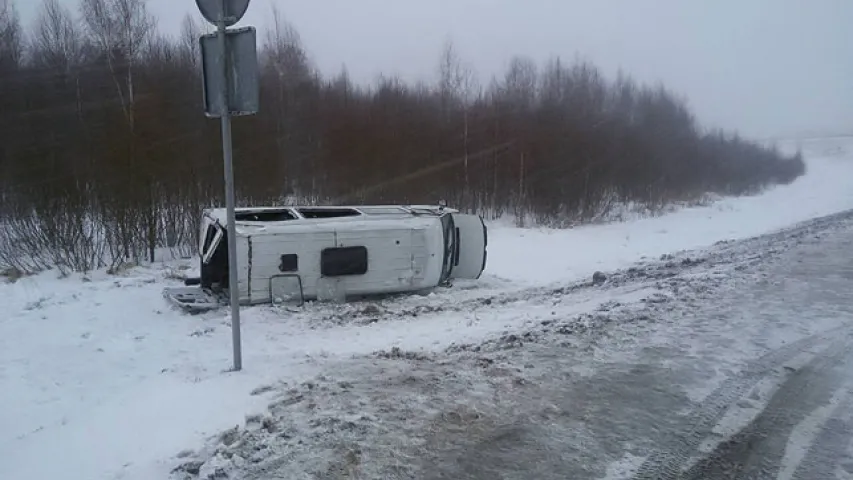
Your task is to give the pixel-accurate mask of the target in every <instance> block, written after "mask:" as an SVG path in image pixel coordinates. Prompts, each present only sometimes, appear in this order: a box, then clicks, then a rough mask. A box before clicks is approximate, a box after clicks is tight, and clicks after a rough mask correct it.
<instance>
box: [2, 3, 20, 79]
mask: <svg viewBox="0 0 853 480" xmlns="http://www.w3.org/2000/svg"><path fill="white" fill-rule="evenodd" d="M23 45H24V41H23V38H22V32H21V20H20V17H19V16H18V11H17V10H16V9H15V3H14V2H13V0H0V71H9V70H14V69H17V68H18V67H19V66H20V64H21V58H22V55H23V50H24V48H23Z"/></svg>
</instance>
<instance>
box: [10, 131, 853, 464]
mask: <svg viewBox="0 0 853 480" xmlns="http://www.w3.org/2000/svg"><path fill="white" fill-rule="evenodd" d="M801 146H802V147H803V149H804V154H805V156H806V160H807V164H808V173H807V174H806V175H805V176H804V177H802V178H800V179H798V180H797V181H795V182H794V183H792V184H791V185H785V186H780V187H776V188H773V189H770V190H768V191H767V192H764V193H762V194H761V195H756V196H753V197H741V198H726V199H721V200H719V201H717V202H715V203H713V204H710V205H706V206H701V207H692V208H685V209H681V210H678V211H675V212H670V213H667V214H665V215H661V216H658V217H654V218H633V219H627V220H626V221H624V222H620V223H614V224H610V225H597V226H585V227H579V228H574V229H569V230H563V231H553V230H547V229H518V228H509V227H502V226H497V225H495V226H493V227H492V229H491V231H490V246H489V264H488V266H487V271H486V274H485V275H484V277H483V278H482V279H481V280H480V281H478V282H475V283H468V284H457V285H455V286H454V287H453V288H451V289H438V290H437V291H436V292H434V293H433V294H430V295H428V296H410V297H398V298H390V299H387V300H382V301H378V302H361V303H353V304H348V305H343V306H330V305H321V304H313V305H307V306H305V307H304V308H302V309H295V310H291V309H287V308H277V307H270V306H258V307H252V308H246V309H244V311H243V319H244V324H243V342H244V343H243V347H244V348H243V350H244V370H243V371H242V372H240V373H228V372H225V371H224V370H226V369H228V368H229V367H230V364H231V358H230V354H231V344H230V342H231V332H230V325H229V323H228V317H227V311H218V312H210V313H208V314H204V315H197V316H189V315H184V314H182V313H181V312H178V311H175V310H173V309H170V308H169V307H168V306H167V305H166V304H165V302H164V301H163V299H162V298H161V291H162V288H163V287H164V286H166V285H179V284H180V280H178V279H177V278H176V277H177V276H180V275H183V274H187V273H192V272H191V271H190V270H186V268H191V269H192V268H196V264H195V262H177V263H172V264H168V263H167V264H155V265H152V266H148V267H139V268H134V269H131V270H128V271H124V272H120V273H119V274H117V275H107V274H105V273H103V272H96V273H93V274H90V275H87V276H85V277H84V276H81V275H72V276H70V277H69V278H64V279H58V278H56V273H55V272H45V273H43V274H41V275H38V276H35V277H30V278H23V279H20V280H18V281H17V282H15V283H4V282H2V281H0V302H2V305H3V313H2V314H0V479H3V480H5V479H15V480H45V479H47V480H51V479H56V478H62V479H68V480H92V479H96V480H98V479H122V480H151V479H161V478H169V476H170V471H171V470H173V469H174V468H175V467H176V466H178V465H183V470H184V471H178V472H176V473H175V474H174V475H173V476H174V477H176V478H182V477H184V476H186V475H189V476H190V477H193V478H195V477H199V478H202V477H205V478H206V477H208V476H209V475H210V474H216V473H217V472H219V473H221V474H225V473H227V474H229V475H230V478H276V475H278V476H279V478H294V479H299V478H340V477H344V476H346V475H347V474H348V473H347V472H349V474H350V478H367V479H372V478H408V477H407V475H408V476H409V477H414V478H431V477H432V478H441V476H444V477H445V478H454V477H460V478H465V475H466V472H469V471H474V472H476V473H477V474H479V475H481V476H482V478H489V473H490V472H491V473H494V472H492V471H491V470H489V468H492V467H494V468H496V469H502V470H501V471H503V472H504V473H505V475H504V477H503V478H513V474H511V473H508V472H511V471H512V469H513V468H515V469H516V470H517V471H518V472H519V473H516V474H515V477H516V478H537V475H538V476H539V478H549V477H548V475H552V477H550V478H572V476H571V475H569V476H567V477H566V476H559V474H557V473H554V472H558V471H559V470H558V468H563V469H564V471H565V472H568V473H570V474H573V475H575V477H574V478H631V477H632V476H636V478H678V477H677V476H675V473H673V472H676V471H680V470H682V469H683V470H684V472H686V473H685V475H688V474H689V476H688V477H687V478H702V475H705V474H706V473H707V475H709V478H725V473H723V469H724V468H734V467H732V466H733V465H738V464H739V463H738V462H740V463H742V464H744V465H747V466H746V467H744V468H748V469H750V470H749V471H750V472H754V471H757V469H760V468H759V467H762V466H761V465H760V464H758V463H755V462H756V459H752V460H749V457H748V455H749V453H750V452H751V451H752V450H749V451H746V450H745V449H744V446H750V448H752V447H751V446H752V445H758V446H757V447H755V448H757V450H755V451H756V452H765V453H763V454H762V455H763V457H764V458H771V459H776V460H773V461H774V462H775V463H778V464H779V465H781V466H779V467H778V468H777V467H776V466H772V467H770V470H771V471H773V469H776V472H775V473H779V476H780V477H781V478H825V477H822V476H820V475H822V474H823V473H825V472H821V471H818V470H812V471H809V470H808V469H809V468H812V469H814V468H818V467H817V466H815V465H822V466H823V467H821V468H824V467H826V466H827V465H832V466H833V467H832V468H835V470H834V471H833V474H838V475H839V478H853V477H850V476H848V477H844V475H842V473H844V470H843V468H844V465H847V464H846V463H844V462H841V463H840V465H841V467H838V468H836V467H835V465H836V464H838V463H839V462H827V461H824V460H822V458H821V457H820V455H821V453H820V452H824V451H825V452H830V453H828V455H829V457H830V458H833V459H838V458H842V457H843V456H845V455H847V443H846V441H841V442H837V441H835V436H837V435H842V436H844V435H846V431H845V429H844V426H845V425H846V422H848V420H849V419H848V418H846V417H844V414H843V412H845V411H847V409H846V405H847V402H848V399H847V395H846V392H847V390H846V386H843V385H842V386H840V387H839V388H835V386H834V385H835V384H833V383H832V382H831V381H829V380H827V379H832V378H834V375H835V374H836V373H837V372H838V371H840V370H843V369H844V367H845V365H846V363H845V362H847V359H846V358H845V357H843V355H842V356H838V355H835V353H836V352H840V351H842V350H843V349H840V347H839V346H838V345H839V344H837V342H843V341H845V338H846V337H844V334H845V333H846V330H843V328H842V330H838V331H832V330H831V329H832V328H835V327H840V326H842V325H844V324H845V323H846V322H847V321H848V319H849V311H848V309H847V307H846V306H845V301H846V300H845V298H843V293H844V292H843V291H839V288H842V287H843V286H844V282H845V281H846V280H848V279H847V278H845V275H847V274H846V273H845V272H844V266H845V265H847V263H845V262H846V257H845V253H843V252H841V250H843V243H844V242H845V241H846V240H845V238H846V237H845V235H846V233H845V232H847V230H848V229H849V223H850V220H849V219H848V215H847V214H842V215H841V216H836V217H831V218H829V219H823V220H817V221H814V222H812V223H809V224H807V226H806V227H799V228H797V229H795V230H792V231H783V232H782V233H778V234H774V235H771V236H766V237H760V238H758V239H754V240H747V241H745V242H742V241H741V240H743V239H745V238H747V237H750V236H753V235H760V234H764V233H768V232H773V231H776V230H777V229H780V228H786V227H789V226H791V225H794V224H796V223H797V222H801V221H806V220H809V219H812V218H815V217H820V216H825V215H831V214H838V213H839V212H844V211H847V210H850V209H853V188H851V187H850V178H853V139H850V138H846V139H845V138H837V139H821V140H812V141H803V142H802V143H801ZM815 235H818V236H819V237H820V238H815ZM732 240H735V242H730V243H724V244H722V245H717V246H714V247H712V245H714V244H715V243H716V242H719V241H732ZM708 247H711V248H710V249H709V250H707V248H708ZM685 249H699V250H697V251H695V252H693V253H681V254H678V253H676V254H675V255H674V256H673V257H672V258H669V257H666V258H668V259H666V260H663V261H661V260H659V259H660V258H661V255H664V254H670V253H673V252H678V251H681V250H685ZM839 252H840V253H839ZM807 257H808V258H809V260H807V261H803V262H799V260H802V259H805V258H807ZM812 257H814V258H812ZM636 262H640V263H639V264H637V263H636ZM812 267H813V268H814V269H813V270H809V269H810V268H812ZM620 269H621V270H620ZM597 270H601V271H604V272H607V273H609V280H608V282H607V283H606V284H605V285H603V286H596V287H594V288H593V287H591V286H590V285H587V284H586V282H587V281H588V280H589V279H590V278H591V277H592V274H593V273H594V272H595V271H597ZM780 282H781V283H780ZM842 290H843V288H842ZM821 332H833V334H832V335H830V338H829V339H826V338H824V337H822V336H820V335H819V334H820V333H821ZM815 335H817V336H815ZM803 339H805V340H803ZM800 340H803V343H798V342H799V341H800ZM791 345H792V346H791ZM777 351H778V352H779V353H773V352H777ZM822 352H825V353H826V354H824V353H822ZM839 355H840V354H839ZM779 365H782V366H781V367H779ZM786 367H788V368H786ZM791 369H793V370H791ZM811 371H814V372H816V374H815V375H805V374H806V373H808V372H811ZM804 385H805V387H804ZM801 390H807V391H808V392H809V395H808V396H804V395H799V393H798V392H799V391H801ZM791 397H793V398H799V397H802V402H801V403H799V404H796V405H793V406H791V407H790V408H789V405H791V404H789V403H786V402H788V401H787V400H786V401H784V402H783V401H782V400H783V399H786V398H791ZM780 402H781V403H780ZM779 405H781V407H780V406H779ZM761 412H765V413H764V415H763V416H762V415H761ZM780 418H781V419H782V420H780ZM235 425H236V426H238V427H239V428H238V429H237V430H234V431H226V429H228V428H230V427H234V426H235ZM223 431H226V433H225V434H224V435H223V434H222V433H221V432H223ZM709 432H710V433H709ZM765 432H770V433H771V434H772V435H773V437H774V438H775V440H774V442H764V443H761V442H760V439H761V438H762V435H763V434H764V433H765ZM839 432H840V433H839ZM225 444H227V445H225ZM827 444H832V445H831V446H830V447H827V448H823V447H820V446H822V445H827ZM205 445H206V446H205ZM806 445H818V446H819V447H815V448H816V449H817V450H814V449H811V450H810V449H806V448H805V447H804V446H806ZM201 447H203V448H201ZM816 452H817V453H816ZM519 458H520V461H521V462H522V463H519V464H518V466H513V465H514V464H513V463H512V462H515V461H517V460H518V459H519ZM756 458H758V457H756ZM777 460H778V462H777ZM748 462H753V463H748ZM536 465H540V467H538V468H540V470H539V471H536V470H530V469H532V468H534V467H535V466H536ZM810 465H811V466H810ZM762 468H763V467H762ZM525 469H527V471H525ZM762 471H763V470H762ZM531 472H532V473H531ZM659 472H664V473H659ZM666 472H669V473H666ZM813 472H816V473H814V474H815V475H818V476H812V477H810V476H809V475H811V474H812V473H813ZM553 475H557V476H556V477H555V476H553ZM643 475H645V477H643ZM691 476H692V477H691ZM475 478H476V477H475ZM493 478H494V477H493ZM828 478H833V477H832V476H830V477H828Z"/></svg>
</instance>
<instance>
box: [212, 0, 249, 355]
mask: <svg viewBox="0 0 853 480" xmlns="http://www.w3.org/2000/svg"><path fill="white" fill-rule="evenodd" d="M221 12H222V14H221V15H220V18H219V22H218V25H217V35H218V36H219V45H220V52H221V54H222V55H223V56H224V58H223V59H222V75H223V77H224V80H225V81H223V82H222V100H223V102H222V104H223V105H224V106H225V108H224V109H223V112H222V119H221V120H222V154H223V157H224V159H225V208H226V221H227V222H228V228H227V230H228V293H229V294H230V296H231V301H230V303H231V340H232V343H233V348H234V370H235V371H239V370H241V369H242V368H243V351H242V347H241V339H240V289H239V288H238V285H237V282H238V279H237V278H238V277H237V226H236V225H235V220H234V204H235V203H236V202H235V200H234V165H233V161H232V147H231V112H230V110H231V108H230V107H231V102H230V99H229V98H228V96H229V91H230V90H231V89H230V87H229V78H230V75H228V61H229V58H228V49H227V48H226V45H225V34H226V30H225V29H226V19H225V15H226V14H227V13H226V12H227V10H226V8H225V0H222V10H221Z"/></svg>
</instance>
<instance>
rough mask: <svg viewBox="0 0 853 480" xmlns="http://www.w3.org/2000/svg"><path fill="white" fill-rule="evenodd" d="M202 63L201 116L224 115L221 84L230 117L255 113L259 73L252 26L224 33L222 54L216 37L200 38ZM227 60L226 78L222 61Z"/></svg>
mask: <svg viewBox="0 0 853 480" xmlns="http://www.w3.org/2000/svg"><path fill="white" fill-rule="evenodd" d="M201 58H202V60H201V63H202V72H203V76H204V113H205V115H207V116H208V117H221V116H222V115H223V114H224V113H225V104H226V99H225V98H223V95H222V92H223V91H225V89H223V85H222V84H223V82H227V84H228V100H227V102H228V104H229V109H228V110H229V112H230V114H231V115H234V116H239V115H252V114H255V113H258V108H259V107H260V98H259V96H260V95H259V90H260V88H259V72H258V50H257V33H256V31H255V28H254V27H245V28H235V29H233V30H227V32H226V35H225V52H223V51H222V44H221V43H220V41H219V38H218V36H217V34H210V35H203V36H202V37H201ZM223 61H227V67H228V68H227V72H228V78H223V74H222V72H223V71H225V69H223V66H222V62H223Z"/></svg>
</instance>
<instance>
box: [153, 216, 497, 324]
mask: <svg viewBox="0 0 853 480" xmlns="http://www.w3.org/2000/svg"><path fill="white" fill-rule="evenodd" d="M235 219H236V225H235V226H236V231H237V258H238V268H239V272H238V275H237V277H238V285H237V288H238V289H239V297H240V303H241V304H242V305H253V304H261V303H278V302H290V301H296V302H298V303H300V304H301V303H302V302H304V301H305V300H314V299H318V300H336V301H341V300H345V299H346V298H348V297H352V296H363V295H378V294H389V293H401V292H415V291H421V290H429V289H432V288H435V287H437V286H440V285H446V284H449V283H450V281H451V280H453V279H476V278H479V277H480V275H481V274H482V272H483V270H484V269H485V266H486V247H487V242H488V234H487V230H486V226H485V224H484V222H483V219H482V218H481V217H479V216H478V215H468V214H462V213H460V212H459V211H457V210H454V209H450V208H445V207H441V206H395V205H391V206H380V205H366V206H331V207H308V206H305V207H302V206H294V207H261V208H239V209H237V210H236V212H235ZM226 226H227V225H226V216H225V210H224V209H210V210H205V211H204V212H203V217H202V221H201V231H200V235H199V256H200V258H201V276H200V278H199V279H194V280H193V281H189V282H188V283H187V285H188V287H184V288H170V289H166V291H165V292H164V293H165V295H166V297H167V298H168V299H170V300H171V301H172V302H174V303H175V304H177V305H179V306H181V307H182V308H185V309H187V310H191V311H199V310H207V309H211V308H217V307H219V306H221V305H222V304H224V303H227V301H228V295H227V292H228V289H229V285H228V281H229V280H228V278H229V275H228V273H229V272H228V248H227V235H226ZM189 285H194V286H193V287H192V288H190V287H189Z"/></svg>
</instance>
